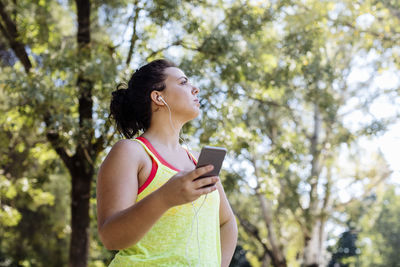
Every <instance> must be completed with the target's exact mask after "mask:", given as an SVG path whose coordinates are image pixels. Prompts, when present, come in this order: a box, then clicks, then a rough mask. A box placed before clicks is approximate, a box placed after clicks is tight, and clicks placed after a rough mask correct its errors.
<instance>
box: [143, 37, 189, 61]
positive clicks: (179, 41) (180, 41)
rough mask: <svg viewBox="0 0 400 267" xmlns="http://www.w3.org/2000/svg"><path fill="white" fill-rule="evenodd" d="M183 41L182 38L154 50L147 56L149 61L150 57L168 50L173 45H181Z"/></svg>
mask: <svg viewBox="0 0 400 267" xmlns="http://www.w3.org/2000/svg"><path fill="white" fill-rule="evenodd" d="M181 43H182V40H177V41H175V42H173V43H172V44H169V45H167V46H166V47H163V48H160V49H158V50H156V51H153V52H152V53H151V54H150V55H148V56H147V57H146V60H147V61H148V60H149V59H150V58H152V57H154V56H155V55H157V54H158V53H160V52H162V51H164V50H167V49H168V48H170V47H172V46H176V45H180V44H181Z"/></svg>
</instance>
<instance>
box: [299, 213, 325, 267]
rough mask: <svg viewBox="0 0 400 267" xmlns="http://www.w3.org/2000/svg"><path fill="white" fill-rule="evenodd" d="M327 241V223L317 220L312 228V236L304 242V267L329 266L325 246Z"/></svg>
mask: <svg viewBox="0 0 400 267" xmlns="http://www.w3.org/2000/svg"><path fill="white" fill-rule="evenodd" d="M324 240H326V233H325V222H324V221H321V220H319V219H318V220H316V221H315V224H314V225H313V227H312V231H311V236H310V237H306V238H305V240H304V254H303V264H302V266H304V267H319V266H321V267H322V266H327V251H326V248H325V246H324V244H323V241H324Z"/></svg>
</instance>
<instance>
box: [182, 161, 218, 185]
mask: <svg viewBox="0 0 400 267" xmlns="http://www.w3.org/2000/svg"><path fill="white" fill-rule="evenodd" d="M213 169H214V166H213V165H211V164H210V165H206V166H203V167H200V168H197V169H195V170H193V171H191V172H190V174H189V175H188V177H189V179H190V180H192V181H193V180H195V179H196V178H198V177H199V176H202V175H203V174H206V173H208V172H210V171H212V170H213Z"/></svg>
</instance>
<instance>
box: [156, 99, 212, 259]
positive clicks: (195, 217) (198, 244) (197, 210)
mask: <svg viewBox="0 0 400 267" xmlns="http://www.w3.org/2000/svg"><path fill="white" fill-rule="evenodd" d="M160 97H161V96H160ZM161 101H162V102H164V104H165V105H166V106H167V108H168V111H169V122H170V124H171V127H172V129H174V130H176V129H175V127H174V126H173V123H172V117H171V109H170V108H169V106H168V104H167V102H165V100H164V99H163V98H162V97H161ZM179 139H180V140H182V141H183V142H184V143H185V145H186V147H187V149H188V152H189V153H190V149H189V146H188V144H187V143H186V141H185V140H183V139H182V138H181V137H180V132H179ZM206 199H207V194H206V195H205V197H204V199H203V202H202V203H201V205H200V207H199V208H198V209H196V208H195V206H194V202H192V207H193V210H194V216H193V219H192V223H191V226H190V235H189V237H188V239H187V241H186V249H185V257H186V260H187V262H188V263H189V266H191V264H190V261H189V260H188V245H189V241H190V239H191V237H192V233H193V223H194V220H195V219H196V228H197V229H196V230H197V231H196V232H197V249H198V262H197V264H200V259H201V257H200V241H199V218H198V213H199V211H200V209H201V207H203V204H204V202H205V201H206ZM196 266H197V265H196Z"/></svg>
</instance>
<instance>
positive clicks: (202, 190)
mask: <svg viewBox="0 0 400 267" xmlns="http://www.w3.org/2000/svg"><path fill="white" fill-rule="evenodd" d="M215 189H217V186H216V185H215V184H214V185H212V186H208V187H204V188H200V189H198V190H197V192H198V193H199V194H200V195H204V194H208V193H211V192H212V191H214V190H215Z"/></svg>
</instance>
